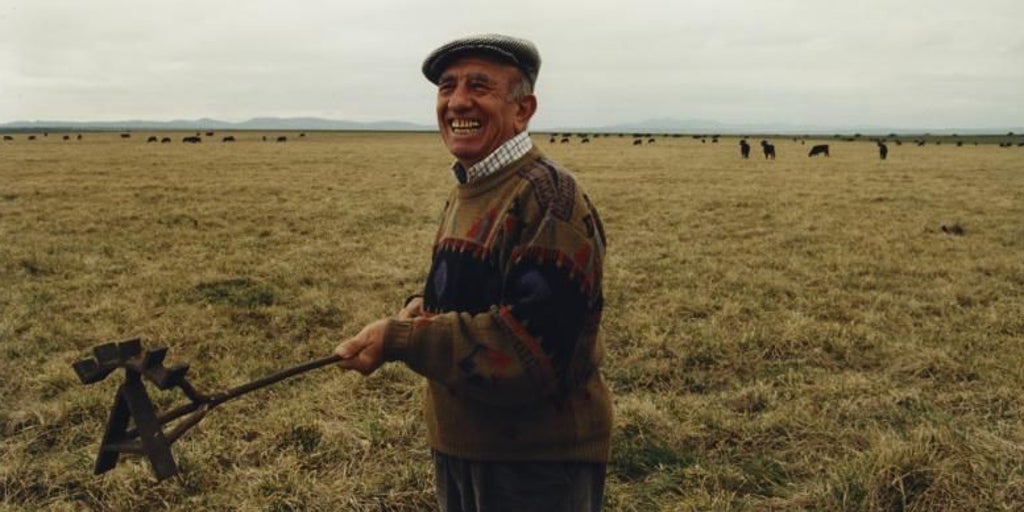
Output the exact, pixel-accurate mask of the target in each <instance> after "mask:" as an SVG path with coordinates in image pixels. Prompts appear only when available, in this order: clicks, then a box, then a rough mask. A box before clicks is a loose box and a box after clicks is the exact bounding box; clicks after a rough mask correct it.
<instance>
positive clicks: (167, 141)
mask: <svg viewBox="0 0 1024 512" xmlns="http://www.w3.org/2000/svg"><path fill="white" fill-rule="evenodd" d="M169 142H171V138H170V137H164V138H162V139H160V144H167V143H169Z"/></svg>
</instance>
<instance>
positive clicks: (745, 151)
mask: <svg viewBox="0 0 1024 512" xmlns="http://www.w3.org/2000/svg"><path fill="white" fill-rule="evenodd" d="M49 135H50V134H49V132H43V137H49ZM204 135H205V136H206V137H207V138H214V137H215V135H216V133H215V132H212V131H207V132H195V134H194V135H186V136H184V137H182V138H181V142H182V143H186V144H198V143H201V142H202V141H203V136H204ZM305 136H306V134H305V132H302V133H299V134H298V137H300V138H303V137H305ZM627 136H628V137H630V138H631V139H632V141H633V142H632V145H634V146H643V145H645V144H647V145H650V144H654V143H655V142H656V141H657V139H658V138H659V137H662V138H665V137H670V138H680V137H682V136H683V135H682V134H678V133H673V134H667V133H632V134H625V133H618V134H613V133H593V134H589V133H552V134H550V135H549V139H548V142H549V143H551V144H554V143H556V142H558V143H561V144H568V143H570V142H571V141H572V140H573V139H574V138H575V139H577V140H579V143H580V144H589V143H590V141H591V139H599V138H611V137H617V138H625V137H627ZM926 136H927V134H926ZM120 137H121V138H122V139H131V138H132V133H131V132H121V133H120ZM690 137H691V138H692V139H694V140H700V142H701V144H707V143H708V141H709V140H710V142H711V144H718V141H719V139H720V138H722V136H721V135H718V134H714V135H704V134H698V135H690ZM927 137H928V138H913V139H907V140H904V139H901V138H900V137H899V136H897V135H896V134H895V133H891V134H889V135H888V137H878V138H863V139H862V136H861V134H859V133H858V134H855V135H853V136H852V137H849V136H842V135H839V134H836V135H834V136H833V138H834V139H839V140H841V141H844V142H855V141H859V140H865V141H871V142H874V143H875V144H876V145H877V147H878V157H879V158H880V159H881V160H885V159H886V158H887V157H888V155H889V146H888V145H887V144H886V143H887V142H891V143H893V144H895V145H897V146H901V145H903V143H904V142H907V143H913V144H915V145H917V146H925V145H926V144H928V143H929V142H931V143H932V144H935V145H942V142H943V140H942V138H935V137H930V136H927ZM36 138H37V134H26V135H25V139H26V140H29V141H34V140H36ZM71 138H72V136H71V135H68V134H64V135H62V136H61V139H62V140H65V141H67V140H71ZM74 138H75V139H76V140H82V134H80V133H79V134H76V135H75V137H74ZM748 138H750V137H747V136H740V140H739V147H740V158H744V159H747V158H750V149H751V146H750V143H748V142H747V139H748ZM809 138H811V137H810V136H809V135H804V136H803V137H792V141H793V142H794V143H799V144H801V145H803V144H805V143H806V139H809ZM948 138H952V139H953V140H952V142H953V143H954V144H955V145H956V146H957V147H961V146H963V145H964V143H965V141H964V140H960V139H959V138H958V136H957V135H956V134H953V135H951V136H949V137H947V139H948ZM929 139H931V140H929ZM1014 139H1018V140H1017V141H1015V140H1014ZM1020 139H1021V138H1020V136H1015V134H1014V133H1013V132H1009V133H1007V134H1006V138H1005V139H1003V140H1002V141H998V144H999V147H1001V148H1009V147H1013V146H1015V145H1016V146H1017V147H1024V141H1021V140H1020ZM14 140H15V139H14V136H12V135H3V141H4V142H8V141H14ZM220 140H221V142H235V141H236V138H235V136H234V135H225V136H222V137H221V139H220ZM260 140H261V141H263V142H267V141H274V142H287V141H288V136H287V135H276V136H275V135H272V136H270V137H269V138H268V136H267V135H260ZM146 142H147V143H161V144H168V143H171V142H172V140H171V138H170V137H167V136H164V137H157V136H156V135H151V136H149V137H148V138H147V139H146ZM947 142H949V140H947ZM972 142H973V144H974V145H975V146H977V145H979V143H978V140H977V138H975V139H974V140H973V141H972ZM760 146H761V151H762V153H763V154H764V158H765V159H766V160H775V157H776V149H775V144H773V143H772V142H771V141H769V140H768V139H762V140H761V141H760ZM829 150H830V148H829V145H828V144H814V145H813V146H811V149H810V151H809V152H808V153H807V156H808V157H815V156H819V155H821V156H825V157H829V156H831V154H830V152H829Z"/></svg>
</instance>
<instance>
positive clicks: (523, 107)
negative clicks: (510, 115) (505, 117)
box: [516, 94, 537, 132]
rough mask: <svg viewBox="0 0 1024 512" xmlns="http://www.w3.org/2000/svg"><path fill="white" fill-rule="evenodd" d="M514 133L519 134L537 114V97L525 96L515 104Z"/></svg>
mask: <svg viewBox="0 0 1024 512" xmlns="http://www.w3.org/2000/svg"><path fill="white" fill-rule="evenodd" d="M516 107H517V108H516V132H521V131H523V130H525V129H526V127H527V125H529V124H530V118H532V117H533V114H535V113H536V112H537V97H536V96H534V95H532V94H527V95H526V96H523V97H522V98H520V99H519V101H517V102H516Z"/></svg>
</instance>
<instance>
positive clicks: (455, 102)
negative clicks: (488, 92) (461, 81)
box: [448, 85, 473, 109]
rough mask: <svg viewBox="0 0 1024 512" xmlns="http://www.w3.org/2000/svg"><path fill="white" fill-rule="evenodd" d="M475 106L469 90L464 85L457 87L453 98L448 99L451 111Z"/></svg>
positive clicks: (452, 95) (453, 92)
mask: <svg viewBox="0 0 1024 512" xmlns="http://www.w3.org/2000/svg"><path fill="white" fill-rule="evenodd" d="M472 105H473V101H472V97H471V96H470V94H469V88H468V87H465V86H463V85H460V86H458V87H456V88H455V89H454V90H453V91H452V94H451V96H449V97H448V108H451V109H463V108H469V107H471V106H472Z"/></svg>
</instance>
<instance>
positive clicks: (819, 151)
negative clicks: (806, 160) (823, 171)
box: [807, 144, 829, 156]
mask: <svg viewBox="0 0 1024 512" xmlns="http://www.w3.org/2000/svg"><path fill="white" fill-rule="evenodd" d="M817 155H825V156H829V155H828V144H818V145H817V146H814V147H812V148H811V152H810V153H807V156H817Z"/></svg>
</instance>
